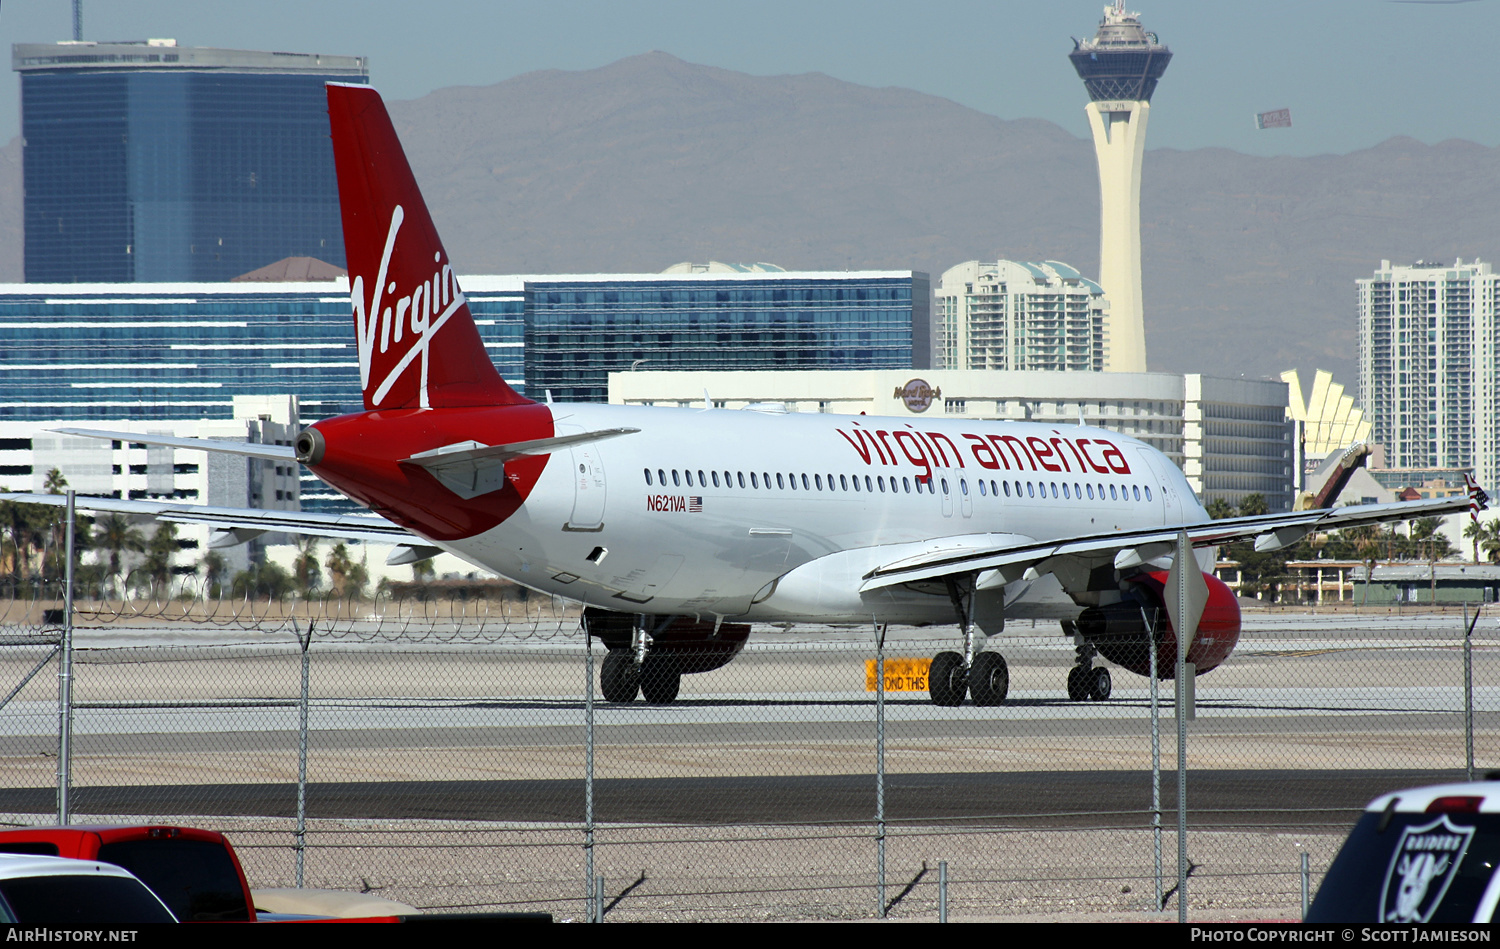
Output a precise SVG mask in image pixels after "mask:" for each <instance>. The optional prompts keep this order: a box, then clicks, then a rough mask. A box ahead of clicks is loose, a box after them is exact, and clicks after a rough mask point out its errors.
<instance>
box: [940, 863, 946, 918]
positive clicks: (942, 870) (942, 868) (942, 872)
mask: <svg viewBox="0 0 1500 949" xmlns="http://www.w3.org/2000/svg"><path fill="white" fill-rule="evenodd" d="M947 921H948V861H946V860H939V861H938V922H940V923H946V922H947Z"/></svg>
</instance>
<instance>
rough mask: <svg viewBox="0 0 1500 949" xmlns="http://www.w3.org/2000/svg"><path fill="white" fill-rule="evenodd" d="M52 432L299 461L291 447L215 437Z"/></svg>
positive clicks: (89, 430)
mask: <svg viewBox="0 0 1500 949" xmlns="http://www.w3.org/2000/svg"><path fill="white" fill-rule="evenodd" d="M52 431H54V432H57V433H58V434H61V435H77V436H80V437H82V438H108V439H111V440H113V441H119V442H129V443H134V444H139V445H165V446H167V447H169V448H189V449H193V450H196V451H217V452H222V453H224V454H229V455H245V456H246V457H249V458H272V459H275V460H276V461H296V460H297V450H296V449H295V448H293V447H292V446H291V445H258V444H253V443H251V442H227V441H226V442H221V441H217V440H215V439H212V438H177V437H175V436H172V435H143V434H141V433H140V432H105V431H100V430H98V429H93V428H54V429H52Z"/></svg>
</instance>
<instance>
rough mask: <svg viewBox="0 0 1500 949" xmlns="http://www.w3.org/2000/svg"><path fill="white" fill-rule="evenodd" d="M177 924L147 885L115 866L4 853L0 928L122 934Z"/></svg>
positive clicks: (0, 878) (0, 872)
mask: <svg viewBox="0 0 1500 949" xmlns="http://www.w3.org/2000/svg"><path fill="white" fill-rule="evenodd" d="M175 922H177V919H176V917H174V916H173V915H172V912H171V910H169V909H167V907H166V905H165V904H164V903H162V901H161V900H160V899H159V898H158V897H157V895H156V894H155V893H153V892H151V890H150V888H148V887H147V886H146V884H144V883H142V882H141V881H140V880H138V879H136V878H135V877H134V876H132V875H131V874H130V873H129V872H128V871H125V870H122V869H120V868H119V867H117V866H115V865H114V864H111V863H99V862H97V861H94V860H69V859H67V858H65V857H44V856H30V855H27V854H9V853H0V924H11V925H19V926H57V927H84V926H93V927H108V928H114V929H117V928H119V927H121V926H137V925H140V924H143V923H175Z"/></svg>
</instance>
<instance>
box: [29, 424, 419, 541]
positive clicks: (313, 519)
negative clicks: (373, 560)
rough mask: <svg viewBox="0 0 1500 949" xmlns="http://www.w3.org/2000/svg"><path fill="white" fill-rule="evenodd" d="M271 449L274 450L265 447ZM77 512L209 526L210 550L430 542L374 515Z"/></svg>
mask: <svg viewBox="0 0 1500 949" xmlns="http://www.w3.org/2000/svg"><path fill="white" fill-rule="evenodd" d="M268 447H275V446H268ZM0 501H16V502H20V503H22V504H50V505H53V506H55V507H63V506H65V505H66V504H67V503H68V499H67V497H66V496H65V495H61V494H0ZM74 507H75V508H76V509H77V510H79V511H88V512H98V513H103V514H137V515H144V516H148V517H154V518H156V519H157V520H159V521H174V522H176V523H178V524H207V525H208V526H209V527H211V528H213V529H214V531H215V533H214V535H213V539H211V540H210V541H209V547H214V548H218V547H232V546H234V545H236V544H242V543H244V542H245V541H247V540H251V539H252V538H254V537H255V536H256V535H258V534H267V533H273V532H274V533H280V534H309V535H312V536H315V537H335V538H338V539H340V540H359V541H364V542H366V543H377V544H402V545H406V546H411V547H426V546H428V545H429V542H428V541H426V540H423V539H421V538H419V537H417V536H416V535H415V534H412V533H409V532H408V531H406V530H404V529H402V528H400V527H397V526H396V525H395V524H392V523H391V522H390V521H388V520H386V519H385V518H383V517H380V516H379V515H376V514H311V513H305V512H302V511H267V510H261V509H258V508H234V507H205V506H203V505H200V504H181V503H178V502H174V501H126V500H121V499H119V498H95V497H86V496H81V495H80V496H77V497H75V499H74Z"/></svg>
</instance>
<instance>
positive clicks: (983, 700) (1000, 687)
mask: <svg viewBox="0 0 1500 949" xmlns="http://www.w3.org/2000/svg"><path fill="white" fill-rule="evenodd" d="M1008 692H1010V670H1009V669H1007V668H1006V666H1005V659H1004V657H1002V656H1001V655H1000V654H999V653H998V652H982V653H980V654H979V655H977V656H975V657H974V664H973V665H971V666H970V667H969V697H970V698H972V699H973V700H974V704H975V705H999V704H1000V703H1001V702H1004V701H1005V696H1006V694H1007V693H1008Z"/></svg>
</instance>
